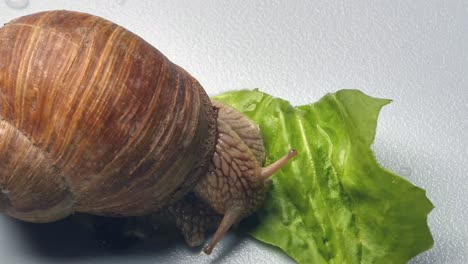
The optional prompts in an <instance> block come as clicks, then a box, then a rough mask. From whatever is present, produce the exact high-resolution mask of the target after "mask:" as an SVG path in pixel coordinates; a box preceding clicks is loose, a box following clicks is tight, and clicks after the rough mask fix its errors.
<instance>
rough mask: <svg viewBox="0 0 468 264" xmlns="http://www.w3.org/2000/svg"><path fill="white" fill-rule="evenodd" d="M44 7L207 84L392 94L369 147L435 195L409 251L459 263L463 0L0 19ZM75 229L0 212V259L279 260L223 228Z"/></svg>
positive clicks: (35, 0) (272, 4)
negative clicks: (424, 245) (207, 243)
mask: <svg viewBox="0 0 468 264" xmlns="http://www.w3.org/2000/svg"><path fill="white" fill-rule="evenodd" d="M9 1H10V2H22V1H24V0H9ZM49 9H69V10H76V11H84V12H89V13H93V14H96V15H99V16H102V17H105V18H107V19H110V20H112V21H114V22H116V23H118V24H120V25H123V26H124V27H126V28H128V29H130V30H131V31H133V32H135V33H137V34H138V35H140V36H142V37H143V38H144V39H146V40H147V41H149V42H150V43H152V44H153V45H154V46H155V47H157V48H158V49H159V50H161V51H162V52H163V53H164V54H165V55H167V56H168V57H169V58H170V59H171V60H172V61H173V62H175V63H177V64H179V65H180V66H182V67H184V68H185V69H187V70H188V71H189V72H191V73H192V74H193V75H194V76H195V77H196V78H197V79H198V80H199V81H200V82H201V84H202V85H203V86H204V87H205V89H206V90H207V91H208V93H209V94H210V95H215V94H218V93H220V92H222V91H227V90H232V89H239V88H254V87H259V88H261V89H262V90H263V91H265V92H268V93H271V94H273V95H275V96H279V97H282V98H284V99H288V100H290V101H291V102H292V103H293V104H305V103H310V102H314V101H316V100H317V99H319V98H320V97H321V96H323V95H324V94H325V93H327V92H333V91H336V90H338V89H341V88H358V89H361V90H363V91H364V92H366V93H368V94H369V95H373V96H376V97H384V98H391V99H394V102H393V103H392V104H391V105H390V106H387V107H385V108H384V110H383V112H382V114H381V118H380V120H379V127H378V133H377V138H376V142H375V144H374V149H375V152H376V155H377V157H378V159H379V160H380V161H381V163H382V164H383V165H384V166H385V167H387V168H389V169H390V170H392V171H395V172H397V173H400V174H401V175H403V176H404V177H406V178H408V179H409V180H410V181H412V182H413V183H415V184H416V185H418V186H420V187H423V188H425V189H427V194H428V196H429V198H430V199H431V200H432V201H433V203H434V204H435V206H436V208H435V209H434V211H433V212H432V213H431V215H430V218H429V224H430V227H431V230H432V232H433V235H434V238H435V241H436V243H435V246H434V248H433V249H432V250H430V251H428V252H426V253H424V254H422V255H420V256H419V257H417V258H415V259H414V260H413V261H412V262H411V263H413V264H415V263H460V264H461V263H468V227H467V226H468V225H467V221H468V213H467V211H468V194H467V191H468V174H467V169H466V167H465V166H466V165H467V164H468V159H467V156H468V135H467V134H468V132H467V131H468V103H467V102H468V1H466V0H465V1H456V0H451V1H449V0H445V1H442V0H441V1H434V0H413V1H408V0H405V1H400V0H392V1H383V0H368V1H338V0H333V1H330V0H329V1H220V0H209V1H207V0H203V1H202V0H197V1H195V0H188V1H174V0H172V1H150V0H100V1H93V0H81V1H64V0H62V1H58V0H40V1H39V0H31V3H29V5H28V6H27V7H26V8H23V9H14V8H11V7H8V6H7V4H6V3H5V2H4V0H0V23H6V22H8V21H9V20H11V19H13V18H16V17H18V16H21V15H25V14H29V13H33V12H37V11H42V10H49ZM0 44H1V43H0ZM0 59H1V58H0ZM50 231H58V232H59V234H55V235H51V234H50V233H49V232H50ZM88 240H89V237H88V236H86V234H82V233H80V232H77V231H73V230H69V229H67V224H66V223H61V224H57V225H52V226H50V225H49V226H42V227H34V226H31V225H23V224H19V223H17V222H16V221H12V220H10V219H9V218H7V217H4V216H2V217H0V262H1V263H65V262H66V263H160V262H177V263H217V262H223V263H224V262H225V263H289V262H291V261H290V260H289V259H288V258H287V257H285V256H284V255H282V254H281V253H280V252H279V251H277V250H275V249H273V248H270V247H268V246H264V245H261V244H259V243H256V242H254V241H253V240H251V239H249V238H246V237H242V236H239V235H233V234H231V235H230V237H229V239H227V240H225V241H224V242H223V244H222V246H221V247H219V248H218V249H217V251H216V253H215V254H214V255H213V256H210V257H206V256H204V255H199V254H198V252H195V251H191V250H189V249H187V248H186V247H185V246H184V245H183V244H182V243H175V244H174V243H172V244H169V245H166V246H164V247H162V248H151V247H150V246H145V247H141V248H139V249H135V250H133V251H131V252H119V253H108V252H106V251H105V250H100V249H99V248H97V247H96V243H94V242H93V241H88Z"/></svg>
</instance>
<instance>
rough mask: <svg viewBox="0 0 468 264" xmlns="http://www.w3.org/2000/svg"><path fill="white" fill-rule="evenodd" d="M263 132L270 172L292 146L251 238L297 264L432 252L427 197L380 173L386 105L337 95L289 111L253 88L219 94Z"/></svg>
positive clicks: (394, 259)
mask: <svg viewBox="0 0 468 264" xmlns="http://www.w3.org/2000/svg"><path fill="white" fill-rule="evenodd" d="M214 99H215V100H219V101H223V102H224V103H226V104H229V105H231V106H233V107H234V108H236V109H238V110H240V111H241V112H243V113H245V114H246V115H247V116H249V117H250V118H251V119H252V120H253V121H255V122H256V123H257V124H258V125H259V126H260V129H261V131H262V134H263V136H264V140H265V145H266V149H267V164H268V163H271V162H273V161H274V160H276V159H278V158H279V157H280V156H282V155H283V154H285V153H286V152H287V151H288V149H290V148H295V149H297V151H298V153H299V154H298V156H297V157H296V158H295V159H294V161H293V162H291V163H290V164H289V165H288V166H286V167H285V168H283V169H282V170H281V171H280V172H278V173H277V174H275V176H273V185H272V187H271V188H270V189H269V191H268V192H267V199H266V201H265V204H264V206H263V208H261V209H260V210H259V211H258V212H257V213H256V215H254V216H253V218H251V219H255V220H256V221H257V222H258V223H259V224H258V225H256V226H255V227H254V228H253V229H252V230H250V232H249V233H250V234H251V235H252V236H253V237H255V238H257V239H259V240H261V241H264V242H266V243H269V244H272V245H275V246H277V247H279V248H281V249H282V250H283V251H284V252H286V253H287V254H288V255H289V256H291V257H292V258H293V259H295V260H296V261H297V262H299V263H406V262H407V261H408V260H409V259H411V258H412V257H414V256H416V255H417V254H418V253H420V252H422V251H425V250H427V249H429V248H430V247H431V246H432V245H433V243H434V242H433V238H432V236H431V233H430V231H429V228H428V225H427V215H428V213H429V212H430V211H431V210H432V208H433V205H432V204H431V202H430V201H429V200H428V199H427V198H426V195H425V191H424V190H422V189H420V188H418V187H416V186H414V185H412V184H411V183H409V182H408V181H407V180H405V179H403V178H401V177H399V176H397V175H396V174H394V173H392V172H390V171H388V170H386V169H384V168H382V167H381V166H380V165H379V164H378V163H377V161H376V159H375V157H374V154H373V152H372V150H371V144H372V142H373V140H374V136H375V130H376V125H377V118H378V115H379V111H380V109H381V108H382V107H383V106H384V105H386V104H388V103H390V100H384V99H377V98H372V97H369V96H367V95H365V94H363V93H362V92H360V91H357V90H341V91H338V92H337V93H334V94H328V95H326V96H324V97H323V98H322V99H321V100H320V101H318V102H317V103H314V104H309V105H304V106H300V107H293V106H291V105H290V104H289V103H288V102H287V101H284V100H281V99H278V98H274V97H272V96H270V95H267V94H264V93H262V92H259V91H257V90H253V91H247V90H244V91H235V92H228V93H225V94H222V95H220V96H217V97H215V98H214Z"/></svg>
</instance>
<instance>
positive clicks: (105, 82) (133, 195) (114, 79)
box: [0, 11, 296, 254]
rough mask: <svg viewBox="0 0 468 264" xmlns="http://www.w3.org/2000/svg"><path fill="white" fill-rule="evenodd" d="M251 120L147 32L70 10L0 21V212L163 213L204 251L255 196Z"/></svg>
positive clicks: (262, 184) (259, 199)
mask: <svg viewBox="0 0 468 264" xmlns="http://www.w3.org/2000/svg"><path fill="white" fill-rule="evenodd" d="M295 155H296V152H295V151H294V150H291V151H289V152H288V153H287V154H285V155H284V156H283V157H282V158H280V159H279V160H277V161H275V162H273V163H272V164H270V165H268V166H266V167H262V164H263V163H264V161H265V148H264V144H263V140H262V137H261V133H260V131H259V128H258V126H257V125H255V124H254V123H253V122H252V121H251V120H249V119H248V118H247V117H245V116H244V115H243V114H241V113H240V112H238V111H236V110H234V109H233V108H231V107H229V106H227V105H224V104H222V103H219V102H211V100H210V99H209V97H208V96H207V94H206V92H205V91H204V89H203V88H202V86H201V85H200V84H199V83H198V82H197V81H196V80H195V79H194V78H193V77H192V76H191V75H190V74H189V73H187V72H186V71H185V70H183V69H182V68H181V67H179V66H177V65H175V64H173V63H172V62H170V61H169V60H168V59H167V58H166V57H165V56H164V55H163V54H162V53H161V52H159V51H158V50H157V49H155V48H154V47H152V46H151V45H150V44H148V43H147V42H146V41H144V40H143V39H141V38H140V37H138V36H136V35H135V34H133V33H131V32H130V31H128V30H126V29H124V28H123V27H120V26H118V25H116V24H114V23H112V22H110V21H107V20H105V19H103V18H100V17H96V16H93V15H89V14H84V13H79V12H72V11H48V12H42V13H36V14H32V15H29V16H25V17H21V18H18V19H16V20H13V21H12V22H10V23H8V24H6V25H5V26H4V27H2V28H1V29H0V211H2V212H5V213H6V214H8V215H10V216H11V217H13V218H16V219H20V220H23V221H28V222H36V223H44V222H52V221H56V220H60V219H62V218H65V217H67V216H69V215H70V214H73V213H75V212H82V213H87V214H92V215H99V216H112V217H134V216H148V215H153V214H158V213H160V214H165V215H168V217H170V218H171V219H173V220H174V222H176V225H177V227H178V228H179V229H180V230H181V232H182V233H183V235H184V237H185V240H186V241H187V243H188V244H189V245H191V246H198V245H201V244H203V243H204V240H205V238H204V236H205V233H206V232H207V230H210V229H216V231H215V233H214V235H213V237H212V239H211V241H210V242H209V243H208V244H207V245H206V246H205V247H204V252H205V253H207V254H210V253H211V251H212V250H213V248H214V247H215V245H216V244H217V243H218V242H219V240H220V239H221V238H222V237H223V235H224V234H225V232H226V231H227V230H228V229H229V228H230V227H231V226H232V225H234V224H236V223H237V222H239V221H240V220H241V219H243V218H245V217H246V216H248V215H250V214H252V213H253V212H254V211H255V210H256V209H258V208H259V207H260V206H261V204H262V203H263V200H264V196H265V195H264V193H265V188H266V187H267V186H268V185H269V183H270V176H271V175H272V174H273V173H274V172H276V171H277V170H279V169H280V168H281V167H282V166H284V165H285V164H286V163H287V162H288V161H289V160H290V159H291V158H292V157H294V156H295Z"/></svg>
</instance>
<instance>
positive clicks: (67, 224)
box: [8, 214, 200, 262]
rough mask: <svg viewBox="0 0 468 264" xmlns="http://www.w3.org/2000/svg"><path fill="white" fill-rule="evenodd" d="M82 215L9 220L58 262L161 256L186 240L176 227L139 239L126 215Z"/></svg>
mask: <svg viewBox="0 0 468 264" xmlns="http://www.w3.org/2000/svg"><path fill="white" fill-rule="evenodd" d="M82 217H83V215H79V214H78V215H74V216H71V217H68V218H66V219H64V220H61V221H58V222H54V223H46V224H33V223H26V222H22V221H18V220H15V219H12V218H9V217H8V221H9V222H10V223H9V225H10V226H11V228H15V231H16V232H17V233H18V234H20V236H21V238H22V240H24V244H25V245H26V246H27V247H28V249H29V251H30V252H31V253H32V254H34V255H36V256H40V257H41V258H47V259H53V260H55V261H64V262H66V261H67V260H72V259H73V260H76V259H88V258H96V257H98V258H100V257H109V256H113V257H115V256H132V255H138V256H147V255H158V254H161V252H165V251H167V250H170V249H171V248H173V247H175V246H176V245H180V244H183V243H184V242H183V239H182V236H180V235H179V234H178V233H177V232H176V231H175V230H170V229H167V230H165V231H161V232H158V233H157V234H155V235H154V236H151V238H148V239H139V238H135V237H129V236H126V235H124V234H123V232H122V229H123V227H124V225H125V222H126V219H125V218H107V217H96V216H86V215H85V216H84V220H85V221H83V218H82ZM193 251H194V252H199V251H200V249H193Z"/></svg>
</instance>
